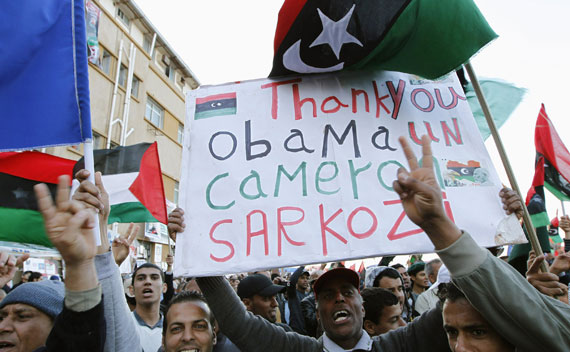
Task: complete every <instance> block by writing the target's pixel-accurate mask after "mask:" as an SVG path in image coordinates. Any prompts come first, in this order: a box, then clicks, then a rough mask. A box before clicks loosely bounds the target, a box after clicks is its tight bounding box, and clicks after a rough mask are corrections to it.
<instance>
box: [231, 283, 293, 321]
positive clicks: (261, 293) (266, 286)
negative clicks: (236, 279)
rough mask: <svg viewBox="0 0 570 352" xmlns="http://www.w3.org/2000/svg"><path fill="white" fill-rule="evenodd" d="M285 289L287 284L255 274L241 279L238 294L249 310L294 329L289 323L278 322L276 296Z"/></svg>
mask: <svg viewBox="0 0 570 352" xmlns="http://www.w3.org/2000/svg"><path fill="white" fill-rule="evenodd" d="M284 290H285V286H281V285H275V284H274V283H273V282H271V280H270V279H269V278H268V277H267V276H265V275H263V274H253V275H249V276H248V277H246V278H245V279H243V280H241V281H240V283H239V285H238V289H237V294H238V296H239V297H240V299H241V301H242V302H243V304H244V305H245V307H246V309H247V310H248V311H250V312H252V313H253V314H255V315H259V316H260V317H262V318H264V319H266V320H267V321H269V322H271V323H273V324H276V325H277V326H280V327H282V328H283V329H285V331H293V330H292V329H291V327H290V326H289V325H287V324H283V323H278V322H277V308H278V304H277V300H276V298H275V296H276V295H277V294H278V293H280V292H283V291H284Z"/></svg>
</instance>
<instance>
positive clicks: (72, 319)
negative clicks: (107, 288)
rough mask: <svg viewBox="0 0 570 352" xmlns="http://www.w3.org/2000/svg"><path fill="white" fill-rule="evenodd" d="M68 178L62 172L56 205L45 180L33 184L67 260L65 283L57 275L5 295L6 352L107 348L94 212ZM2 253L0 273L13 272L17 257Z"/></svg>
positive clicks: (1, 321) (2, 340)
mask: <svg viewBox="0 0 570 352" xmlns="http://www.w3.org/2000/svg"><path fill="white" fill-rule="evenodd" d="M69 183H70V181H69V177H67V176H60V177H59V184H58V188H57V195H56V197H55V199H56V203H57V204H56V206H54V204H53V200H52V197H51V195H50V192H49V190H48V188H47V186H46V185H45V184H39V185H36V186H35V187H34V189H35V192H36V198H37V199H38V208H39V210H40V212H41V213H42V216H43V219H44V223H45V227H46V233H47V235H48V237H49V239H50V240H51V242H52V243H53V244H54V246H55V247H56V248H57V249H58V251H59V253H60V254H61V257H62V258H63V260H64V262H65V264H66V280H65V285H64V284H62V283H61V282H59V281H52V280H48V281H41V282H28V283H26V284H23V285H20V286H18V287H17V288H16V289H14V290H12V291H11V292H10V293H9V294H8V295H7V296H6V297H5V298H4V300H3V301H2V302H1V303H0V351H2V352H4V351H18V352H32V351H103V347H104V342H105V319H104V315H103V303H102V296H101V287H100V286H99V281H98V279H97V272H96V269H95V263H94V257H95V254H96V252H97V247H96V245H95V238H94V236H93V228H94V216H93V215H94V214H93V213H92V212H91V211H88V210H87V209H85V207H84V206H83V205H82V204H80V203H78V202H75V201H70V200H69V186H68V185H69ZM0 258H2V260H0V275H6V274H8V275H9V273H11V272H13V270H12V268H13V267H14V266H15V264H16V259H15V258H14V257H13V256H11V255H10V256H5V255H0ZM12 275H13V274H12Z"/></svg>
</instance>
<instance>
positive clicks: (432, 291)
mask: <svg viewBox="0 0 570 352" xmlns="http://www.w3.org/2000/svg"><path fill="white" fill-rule="evenodd" d="M450 280H451V278H450V277H449V271H448V270H447V268H446V267H445V265H443V264H441V265H440V267H439V271H438V274H437V280H436V281H435V282H434V283H433V285H431V286H430V288H428V290H427V291H425V292H424V293H422V294H421V295H420V296H419V297H418V299H417V301H416V306H415V310H416V312H418V314H423V313H425V312H427V311H429V310H430V309H433V308H435V306H436V305H437V303H438V302H439V301H440V299H439V296H438V292H439V286H440V284H442V283H447V282H449V281H450Z"/></svg>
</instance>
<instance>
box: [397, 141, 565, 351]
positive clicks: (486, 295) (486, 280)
mask: <svg viewBox="0 0 570 352" xmlns="http://www.w3.org/2000/svg"><path fill="white" fill-rule="evenodd" d="M400 143H401V144H402V147H403V149H404V153H405V155H406V158H407V159H408V163H409V166H410V171H407V170H404V169H400V170H398V177H397V180H396V181H394V189H395V190H396V192H397V193H398V194H399V195H400V198H401V199H402V204H403V206H404V210H405V211H406V213H407V214H408V217H409V218H410V219H411V220H412V221H413V222H414V223H416V224H417V225H418V226H420V227H421V228H422V229H423V230H424V231H425V232H426V234H427V235H428V237H429V238H430V240H431V241H432V243H433V244H434V246H435V248H436V253H437V254H438V255H439V256H440V258H441V259H442V261H443V262H444V263H445V265H446V266H447V268H448V269H449V272H450V273H451V275H452V278H453V282H454V283H455V284H456V285H457V286H459V287H460V288H461V290H462V291H463V292H464V293H465V296H466V297H467V298H468V299H469V301H470V302H471V304H472V305H473V306H474V307H475V308H476V309H477V310H478V311H479V312H480V313H481V314H482V315H483V316H484V317H485V318H486V319H487V320H488V321H489V323H490V324H491V325H492V326H493V327H494V328H495V329H496V330H497V331H500V332H501V334H502V335H503V337H504V338H506V339H507V340H508V341H509V342H511V343H513V344H514V345H516V346H524V348H525V350H542V349H548V350H552V351H563V350H566V348H567V346H568V345H570V326H569V324H568V321H569V320H570V307H569V306H568V305H566V304H564V303H562V302H560V301H557V300H555V299H552V298H550V297H547V296H545V295H542V294H541V293H539V292H538V291H537V290H535V289H534V288H533V287H532V286H531V285H530V284H529V283H528V282H527V281H526V280H525V279H524V278H523V277H522V276H521V275H520V274H519V273H518V272H516V271H515V270H514V269H513V268H512V267H511V266H509V265H508V264H507V263H505V262H503V261H502V260H499V259H497V258H495V257H494V256H493V255H491V253H490V252H489V251H487V250H485V249H482V248H480V247H479V246H478V245H477V244H476V243H475V241H474V240H473V239H472V238H471V236H469V235H468V234H467V233H465V232H463V233H462V232H461V231H460V230H459V229H458V228H457V226H455V224H453V223H452V222H451V220H449V219H448V218H447V216H446V215H445V212H444V211H443V208H442V201H441V191H440V189H439V186H438V184H437V182H436V179H435V177H434V171H433V166H432V163H431V160H432V155H431V147H430V141H429V138H428V137H426V136H423V138H422V149H423V158H424V164H423V166H422V167H419V164H418V161H417V159H416V158H415V155H414V152H413V151H412V149H411V147H410V145H409V144H408V142H407V141H406V140H405V139H404V138H403V137H401V138H400ZM521 302H523V304H521Z"/></svg>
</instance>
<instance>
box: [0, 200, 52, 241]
mask: <svg viewBox="0 0 570 352" xmlns="http://www.w3.org/2000/svg"><path fill="white" fill-rule="evenodd" d="M0 241H9V242H19V243H33V244H39V245H42V246H46V247H53V244H52V243H51V242H50V240H49V239H48V238H47V235H46V232H45V228H44V219H43V218H42V215H41V214H40V213H39V212H37V211H34V210H28V209H13V208H3V207H0Z"/></svg>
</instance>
